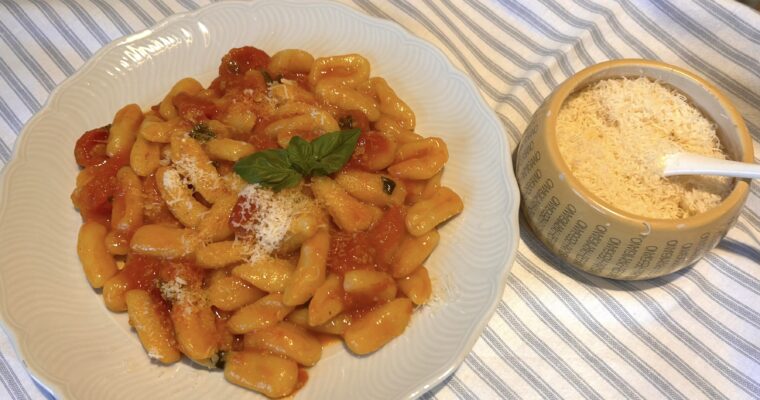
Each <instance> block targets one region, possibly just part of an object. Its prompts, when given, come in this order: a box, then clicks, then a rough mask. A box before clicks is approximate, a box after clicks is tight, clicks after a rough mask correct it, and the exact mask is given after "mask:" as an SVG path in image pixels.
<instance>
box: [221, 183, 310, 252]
mask: <svg viewBox="0 0 760 400" xmlns="http://www.w3.org/2000/svg"><path fill="white" fill-rule="evenodd" d="M239 195H240V196H242V197H243V198H244V199H245V201H244V202H242V203H241V206H242V213H243V215H253V216H254V217H253V218H250V219H249V220H247V221H244V222H241V223H238V222H232V225H233V226H234V227H235V228H242V229H243V230H245V231H246V232H250V233H251V235H252V236H253V238H254V239H255V241H253V242H245V243H243V244H244V245H246V246H247V247H248V249H247V252H248V253H249V254H250V260H249V261H250V262H255V261H257V260H258V259H259V258H261V257H264V256H268V255H271V254H272V253H274V251H275V250H277V248H278V247H279V246H280V243H281V242H282V240H283V239H284V238H285V235H286V234H287V233H288V228H289V227H290V224H291V222H292V221H293V218H294V217H295V216H296V215H298V214H300V213H303V212H306V211H307V210H309V209H311V208H312V207H315V204H314V201H313V200H312V199H310V198H309V197H308V196H306V195H304V194H303V193H302V192H301V190H300V188H299V187H296V188H290V189H284V190H281V191H279V192H274V191H272V190H271V189H268V188H264V187H262V186H260V185H258V184H253V185H247V186H246V187H245V188H243V190H241V191H240V194H239Z"/></svg>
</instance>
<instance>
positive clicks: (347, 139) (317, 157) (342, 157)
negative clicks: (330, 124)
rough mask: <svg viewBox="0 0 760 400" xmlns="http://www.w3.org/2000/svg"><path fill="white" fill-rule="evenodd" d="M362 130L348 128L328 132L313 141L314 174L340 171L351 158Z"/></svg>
mask: <svg viewBox="0 0 760 400" xmlns="http://www.w3.org/2000/svg"><path fill="white" fill-rule="evenodd" d="M360 134H361V130H359V129H348V130H345V131H341V132H330V133H326V134H324V135H322V136H320V137H318V138H316V139H314V140H313V141H312V142H311V148H312V154H313V159H312V160H313V162H314V165H313V166H312V169H311V170H312V175H329V174H332V173H333V172H337V171H339V170H340V169H341V168H343V166H344V165H346V163H347V162H348V160H349V159H350V158H351V154H353V153H354V148H356V142H357V141H358V140H359V135H360Z"/></svg>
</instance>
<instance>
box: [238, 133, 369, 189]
mask: <svg viewBox="0 0 760 400" xmlns="http://www.w3.org/2000/svg"><path fill="white" fill-rule="evenodd" d="M360 133H361V131H360V130H359V129H348V130H345V131H337V132H330V133H326V134H324V135H322V136H320V137H318V138H316V139H314V140H312V141H311V142H308V141H306V140H304V139H303V138H301V137H298V136H293V138H292V139H290V143H288V147H287V148H286V149H272V150H265V151H260V152H257V153H253V154H251V155H249V156H247V157H243V158H241V159H240V160H239V161H238V162H236V163H235V167H234V168H235V172H236V173H237V174H238V175H240V177H241V178H243V179H245V180H246V181H247V182H248V183H258V184H261V185H264V186H269V187H271V188H272V189H274V190H281V189H285V188H289V187H293V186H295V185H297V184H298V182H300V181H301V179H303V178H304V177H307V176H323V175H329V174H332V173H334V172H338V171H339V170H340V169H341V168H343V166H344V165H346V163H347V162H348V160H349V159H350V158H351V154H353V152H354V148H356V142H357V141H358V140H359V134H360Z"/></svg>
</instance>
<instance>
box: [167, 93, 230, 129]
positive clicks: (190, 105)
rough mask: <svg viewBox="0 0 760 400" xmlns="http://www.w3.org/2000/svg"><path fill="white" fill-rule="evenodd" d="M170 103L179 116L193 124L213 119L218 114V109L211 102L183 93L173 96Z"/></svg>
mask: <svg viewBox="0 0 760 400" xmlns="http://www.w3.org/2000/svg"><path fill="white" fill-rule="evenodd" d="M172 103H173V104H174V107H176V108H177V113H179V115H181V116H182V117H183V118H185V119H187V120H190V121H193V122H200V121H205V120H209V119H214V118H216V116H217V114H219V108H218V107H217V106H216V105H215V104H214V103H212V102H211V101H209V100H207V99H204V98H200V97H197V96H193V95H191V94H187V93H184V92H183V93H179V94H177V95H176V96H174V99H173V100H172Z"/></svg>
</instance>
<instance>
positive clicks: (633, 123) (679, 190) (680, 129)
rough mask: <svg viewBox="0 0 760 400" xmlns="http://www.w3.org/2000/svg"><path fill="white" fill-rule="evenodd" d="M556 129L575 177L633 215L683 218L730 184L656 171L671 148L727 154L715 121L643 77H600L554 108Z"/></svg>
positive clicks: (719, 197) (728, 180) (722, 193)
mask: <svg viewBox="0 0 760 400" xmlns="http://www.w3.org/2000/svg"><path fill="white" fill-rule="evenodd" d="M556 131H557V132H556V133H557V142H558V144H559V149H560V154H561V155H562V158H563V159H564V160H565V162H566V163H567V164H568V166H569V167H570V170H571V171H572V172H573V175H574V176H575V177H576V178H578V180H580V181H581V183H582V184H583V185H584V186H586V188H588V189H589V190H590V191H591V192H593V193H595V194H596V195H598V196H599V197H600V198H602V199H603V200H604V201H606V202H608V203H610V204H612V205H614V206H615V207H617V208H619V209H622V210H624V211H627V212H630V213H632V214H636V215H639V216H642V217H648V218H661V219H678V218H685V217H689V216H692V215H696V214H699V213H703V212H705V211H707V210H709V209H711V208H713V207H715V206H717V205H718V204H719V203H720V202H721V201H722V200H723V199H724V198H725V197H726V196H728V194H729V192H730V191H731V189H732V187H733V180H732V179H731V178H727V177H716V176H697V175H693V176H689V175H685V176H675V177H670V178H665V177H663V176H662V175H661V171H662V167H663V159H664V157H665V156H666V155H669V154H672V153H676V152H690V153H696V154H701V155H704V156H708V157H713V158H720V159H726V154H725V152H724V150H723V149H722V146H721V144H720V141H719V140H718V136H717V134H716V131H715V125H714V124H713V123H711V122H710V121H708V120H707V119H706V118H705V117H704V116H702V114H701V113H700V111H699V110H697V109H696V108H695V107H694V106H692V105H690V104H689V102H688V100H687V98H686V97H685V96H684V95H683V94H681V93H678V92H676V91H675V90H672V89H669V88H667V87H665V86H663V85H661V84H659V83H657V82H653V81H650V80H648V79H646V78H643V77H641V78H636V79H608V80H602V81H599V82H597V83H595V84H593V85H592V86H590V87H588V88H586V89H584V90H582V91H581V92H579V93H577V94H575V95H573V96H572V97H571V98H569V99H568V100H567V101H566V102H565V104H563V106H562V108H561V109H560V112H559V114H558V116H557V128H556Z"/></svg>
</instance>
